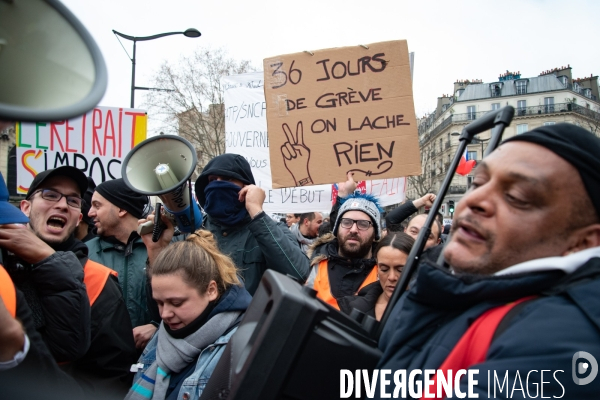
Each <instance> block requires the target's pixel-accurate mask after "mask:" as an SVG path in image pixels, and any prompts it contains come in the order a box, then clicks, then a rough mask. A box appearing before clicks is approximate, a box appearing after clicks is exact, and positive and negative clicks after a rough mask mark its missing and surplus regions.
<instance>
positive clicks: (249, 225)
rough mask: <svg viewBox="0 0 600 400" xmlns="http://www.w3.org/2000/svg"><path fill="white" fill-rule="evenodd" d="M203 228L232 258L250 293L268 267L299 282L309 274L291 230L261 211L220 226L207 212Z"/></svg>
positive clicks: (256, 286) (305, 260)
mask: <svg viewBox="0 0 600 400" xmlns="http://www.w3.org/2000/svg"><path fill="white" fill-rule="evenodd" d="M204 229H208V230H209V231H211V232H212V234H213V235H214V236H215V239H216V240H217V243H218V245H219V249H220V250H221V251H222V252H223V253H224V254H227V255H228V256H230V257H231V258H232V259H233V262H234V263H235V265H236V267H238V269H239V270H240V273H241V275H242V277H243V278H244V284H245V286H246V290H248V292H250V294H252V295H254V292H256V289H257V288H258V284H259V283H260V279H261V278H262V275H263V273H264V272H265V271H266V270H267V269H272V270H274V271H277V272H280V273H282V274H284V275H291V276H293V277H295V278H296V279H298V280H299V281H300V282H301V283H304V282H305V281H306V278H307V277H308V272H309V263H308V258H307V257H306V255H304V253H303V252H302V249H301V248H300V246H299V245H298V242H297V241H296V239H295V238H294V236H292V234H291V232H290V230H289V229H288V228H287V226H285V225H284V224H281V223H277V222H275V221H273V220H272V219H271V218H269V216H268V215H266V214H265V213H264V212H263V213H260V214H259V215H257V216H256V218H254V219H253V220H252V219H250V217H249V216H248V217H247V218H246V219H245V220H244V221H242V222H241V223H240V224H238V225H236V226H233V227H230V226H225V225H219V224H218V223H216V222H215V221H213V220H212V219H211V218H210V217H209V216H208V215H207V216H206V217H205V220H204Z"/></svg>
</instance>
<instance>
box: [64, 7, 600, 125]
mask: <svg viewBox="0 0 600 400" xmlns="http://www.w3.org/2000/svg"><path fill="white" fill-rule="evenodd" d="M62 1H63V3H64V4H65V5H67V7H68V8H69V9H70V10H71V11H72V12H73V13H74V14H75V15H76V16H77V17H78V18H79V19H80V20H81V21H82V22H83V24H84V25H85V26H86V27H87V29H88V30H89V31H90V32H91V34H92V36H93V37H94V38H95V39H96V41H97V43H98V44H99V46H100V48H101V50H102V52H103V55H104V58H105V60H106V63H107V66H108V74H109V83H108V90H107V92H106V95H105V97H104V99H103V100H102V102H101V103H100V105H104V106H114V107H129V98H130V85H131V61H130V60H129V58H128V57H127V55H126V54H125V51H124V50H123V48H122V47H121V44H119V41H118V40H117V38H116V37H115V35H114V34H113V33H112V30H113V29H115V30H117V31H119V32H122V33H125V34H128V35H131V36H147V35H153V34H157V33H162V32H171V31H183V30H185V29H187V28H196V29H198V30H199V31H200V32H202V37H200V38H197V39H189V38H186V37H184V36H182V35H181V36H180V35H176V36H170V37H165V38H161V39H157V40H153V41H148V42H138V46H137V57H136V58H137V68H136V85H137V86H151V85H152V82H151V80H150V78H151V76H152V75H153V73H154V72H155V71H156V70H157V69H158V67H159V65H160V64H161V63H162V62H164V61H165V60H169V61H176V60H177V59H179V57H180V56H182V55H190V54H192V53H193V51H194V49H195V48H196V47H197V46H212V47H224V48H226V49H227V51H228V53H229V55H230V56H231V57H233V58H236V59H247V60H250V61H251V62H252V64H253V65H254V67H256V68H257V69H259V70H260V69H262V60H263V58H266V57H271V56H276V55H280V54H288V53H295V52H299V51H303V50H316V49H324V48H331V47H341V46H353V45H358V44H366V43H373V42H380V41H386V40H396V39H406V40H407V41H408V47H409V51H413V52H415V70H414V82H413V93H414V99H415V111H416V114H417V116H422V115H423V114H424V113H426V112H430V111H432V110H433V109H434V108H435V105H436V98H437V97H438V96H441V95H442V94H451V93H452V89H453V82H454V81H456V80H457V79H483V81H484V82H493V81H497V79H498V75H499V74H500V73H502V72H505V71H506V70H510V71H520V72H521V74H522V76H524V77H531V76H537V75H539V73H540V72H542V71H543V70H547V69H552V68H555V67H560V66H563V65H567V64H570V65H571V67H572V68H573V70H572V72H573V77H574V78H575V77H583V76H589V75H590V74H592V73H593V74H594V75H597V74H599V73H600V51H598V44H597V42H596V40H597V39H598V38H599V37H600V27H599V26H600V25H599V24H598V16H599V15H600V1H597V0H587V1H586V0H570V1H564V0H563V1H558V0H506V1H485V0H464V1H463V0H456V1H450V0H413V1H404V0H387V1H383V0H363V1H354V0H343V1H342V0H302V1H296V2H292V1H281V0H280V1H273V0H255V1H252V0H229V1H226V0H208V1H200V0H170V1H165V0H118V1H117V0H102V1H90V0H62ZM121 40H122V42H123V45H124V46H125V48H126V49H127V51H128V52H129V54H131V51H132V42H130V41H127V40H124V39H121ZM143 104H144V92H143V91H136V107H137V108H142V106H143ZM149 128H150V130H152V125H150V126H149ZM149 134H152V133H151V132H149Z"/></svg>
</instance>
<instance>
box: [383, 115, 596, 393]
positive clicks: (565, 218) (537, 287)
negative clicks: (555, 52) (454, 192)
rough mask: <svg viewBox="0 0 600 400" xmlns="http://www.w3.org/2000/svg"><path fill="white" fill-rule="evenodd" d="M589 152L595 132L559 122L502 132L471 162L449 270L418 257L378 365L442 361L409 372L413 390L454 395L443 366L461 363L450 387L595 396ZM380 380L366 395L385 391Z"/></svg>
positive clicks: (448, 253)
mask: <svg viewBox="0 0 600 400" xmlns="http://www.w3.org/2000/svg"><path fill="white" fill-rule="evenodd" d="M598 154H600V139H598V138H597V137H596V136H595V135H593V134H592V133H590V132H588V131H586V130H585V129H582V128H580V127H578V126H575V125H573V124H568V123H563V124H556V125H550V126H542V127H539V128H536V129H534V130H532V131H530V132H527V133H525V134H522V135H517V136H514V137H511V138H509V139H507V140H506V141H504V142H503V143H502V144H501V145H500V146H499V147H498V148H497V149H496V150H494V151H493V152H492V153H491V154H490V155H489V156H487V157H486V158H485V159H484V160H483V161H482V162H481V163H480V164H478V165H477V168H476V170H475V172H474V176H473V183H472V185H471V187H470V188H469V190H468V191H467V192H466V193H465V195H464V197H463V198H462V199H461V201H460V202H458V204H457V206H456V212H455V214H454V219H453V225H452V235H451V237H450V240H449V242H448V244H447V246H446V248H445V249H444V258H445V260H446V261H447V264H448V265H449V268H450V270H448V269H446V268H441V267H439V266H437V265H435V264H431V263H429V262H425V261H423V262H421V263H420V265H419V269H418V271H417V273H416V280H415V281H414V282H413V283H412V284H411V287H410V289H409V291H407V292H406V293H405V294H403V296H402V297H401V298H400V300H399V302H398V303H397V304H396V305H395V307H394V309H393V311H392V313H391V316H390V318H389V319H388V321H387V323H386V325H385V327H384V330H383V332H382V335H381V338H380V341H379V347H380V348H381V349H382V350H383V356H382V358H381V360H380V362H379V364H378V366H377V367H376V368H378V369H380V370H383V369H388V370H391V371H399V370H404V371H405V373H406V376H408V375H409V374H410V375H411V376H413V373H415V371H418V373H419V375H421V372H422V371H434V370H436V369H438V370H440V373H439V374H438V375H436V376H432V377H431V379H429V378H426V377H425V373H423V375H421V376H423V378H418V379H419V382H418V384H420V383H423V386H422V389H423V395H422V396H421V394H418V395H417V396H414V395H411V396H412V397H416V398H420V397H423V398H425V397H434V396H429V395H428V394H427V393H435V392H436V389H438V390H437V395H438V398H441V397H448V398H450V397H452V394H450V395H448V393H447V390H446V389H444V392H443V393H442V394H440V390H439V388H440V382H441V381H440V380H439V379H440V376H441V375H442V374H443V376H444V379H446V377H447V376H448V375H449V374H451V372H449V371H451V370H454V372H455V373H456V372H457V371H460V370H462V371H463V372H466V371H464V370H466V369H469V371H468V375H469V379H462V380H460V378H458V379H456V380H455V381H454V383H455V384H456V385H457V386H458V385H460V386H459V387H457V386H455V387H454V392H455V393H457V397H464V394H465V393H466V391H467V390H468V391H469V393H472V395H471V396H470V397H472V398H474V397H479V398H489V397H490V396H491V395H490V393H491V392H494V398H496V391H497V390H498V391H500V392H502V393H499V394H498V395H497V396H498V398H500V397H501V398H515V397H519V398H523V397H527V398H533V397H537V396H538V393H539V392H540V391H541V397H545V398H569V399H595V398H598V393H599V391H600V379H598V378H597V377H596V374H597V373H598V364H597V359H596V358H597V357H599V356H600V314H599V313H598V310H600V296H598V293H599V292H600V219H599V216H600V161H599V158H598ZM544 372H545V373H546V375H545V376H544V375H543V374H544ZM458 376H459V375H458V374H456V375H454V376H453V377H458ZM471 377H473V379H471ZM490 377H491V378H490ZM496 377H498V378H499V379H498V380H496V379H495V378H496ZM594 378H596V379H594ZM436 380H437V381H438V382H437V384H436V383H435V381H436ZM459 380H460V383H459ZM500 381H502V383H500ZM411 382H412V379H411ZM378 383H379V382H378ZM442 384H443V382H442ZM411 385H412V383H411ZM467 386H468V387H467ZM396 387H397V386H396ZM503 387H504V388H506V389H504V388H503ZM380 389H382V390H381V391H380V390H379V389H376V390H375V393H376V395H375V398H386V397H389V393H390V392H391V390H390V387H389V386H388V388H387V391H384V390H383V389H384V388H383V387H382V388H380ZM411 389H414V388H411ZM417 390H418V391H420V389H417ZM459 390H460V392H462V396H460V395H458V391H459ZM515 390H516V391H518V392H520V393H519V394H517V395H516V396H515V395H513V392H514V391H515ZM385 392H387V394H388V395H387V396H386V393H385ZM525 392H527V396H525Z"/></svg>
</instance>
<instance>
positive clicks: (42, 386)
mask: <svg viewBox="0 0 600 400" xmlns="http://www.w3.org/2000/svg"><path fill="white" fill-rule="evenodd" d="M16 318H17V319H18V320H19V321H20V322H21V324H22V325H23V330H24V331H25V333H26V334H27V337H28V338H29V351H28V352H27V355H26V357H25V359H24V360H23V361H22V362H21V363H20V364H19V365H17V366H16V367H14V368H11V369H8V370H5V371H0V388H2V389H1V391H0V398H2V399H18V398H23V397H26V398H38V399H42V398H43V399H49V400H62V399H78V398H84V396H83V391H82V390H81V388H80V387H79V385H77V383H76V382H75V380H74V379H73V378H72V377H70V376H69V375H67V374H66V373H65V372H64V371H62V370H61V369H60V367H59V366H58V364H57V363H56V361H55V360H54V357H53V355H52V354H51V353H50V350H48V347H47V346H46V343H45V341H44V339H42V336H41V335H40V333H39V332H38V330H37V329H36V327H35V321H34V318H33V314H32V312H31V309H30V308H29V306H28V305H27V301H26V300H25V295H24V294H23V293H22V292H21V291H20V290H18V289H17V310H16Z"/></svg>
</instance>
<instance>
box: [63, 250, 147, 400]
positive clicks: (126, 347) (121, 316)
mask: <svg viewBox="0 0 600 400" xmlns="http://www.w3.org/2000/svg"><path fill="white" fill-rule="evenodd" d="M69 250H70V251H72V252H73V253H75V254H76V255H77V257H78V259H79V261H80V263H81V265H82V266H84V267H85V263H86V262H87V260H88V259H87V251H88V249H87V246H86V245H85V244H84V243H82V242H80V241H79V240H75V241H74V242H73V243H72V244H71V246H70V248H69ZM136 358H137V353H136V348H135V342H134V340H133V327H132V325H131V319H130V318H129V313H128V311H127V307H126V305H125V300H124V299H123V294H122V292H121V288H120V286H119V283H118V280H117V278H116V277H114V276H113V275H110V276H109V278H108V279H107V281H106V284H105V285H104V288H103V289H102V292H101V293H100V295H99V296H98V298H97V299H96V301H95V302H94V304H93V306H92V310H91V344H90V348H89V350H88V351H87V353H86V354H85V355H84V356H83V357H82V358H80V359H79V360H77V361H75V362H73V363H71V364H70V365H69V366H68V367H67V371H68V372H69V373H70V374H71V375H73V376H74V377H75V378H77V380H78V381H79V382H80V383H81V384H82V386H84V387H85V388H87V389H91V390H93V391H94V392H97V391H98V390H100V389H102V390H105V391H106V389H108V388H110V389H111V390H112V391H113V392H117V393H119V392H120V394H121V395H122V396H124V395H125V394H126V393H127V391H128V390H129V387H130V386H131V380H132V378H133V374H132V373H131V372H130V368H131V365H132V364H133V363H134V362H135V361H136Z"/></svg>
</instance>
